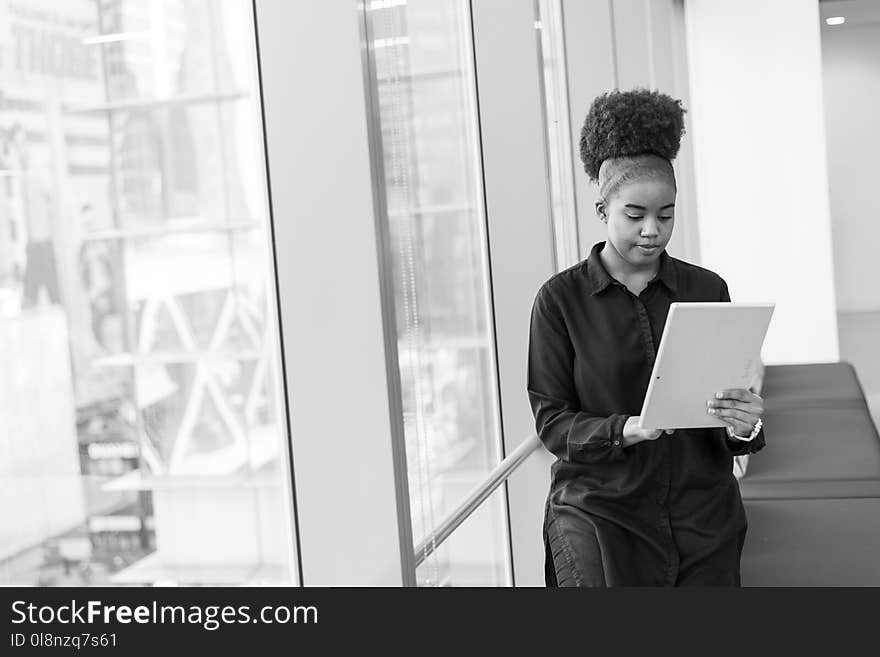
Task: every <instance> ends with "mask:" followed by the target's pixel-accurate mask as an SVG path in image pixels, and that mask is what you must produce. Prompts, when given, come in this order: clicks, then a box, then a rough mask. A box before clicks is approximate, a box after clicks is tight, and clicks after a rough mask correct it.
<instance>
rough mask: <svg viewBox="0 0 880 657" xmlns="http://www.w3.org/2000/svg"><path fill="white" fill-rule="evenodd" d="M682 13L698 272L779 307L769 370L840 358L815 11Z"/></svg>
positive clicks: (805, 5) (690, 6)
mask: <svg viewBox="0 0 880 657" xmlns="http://www.w3.org/2000/svg"><path fill="white" fill-rule="evenodd" d="M685 10H686V11H685V15H686V21H685V22H686V29H687V39H688V62H689V66H690V72H691V105H692V112H691V116H690V118H691V129H692V130H693V133H694V158H695V165H696V187H697V208H698V214H699V218H700V219H699V221H700V231H699V232H700V253H701V256H702V264H703V265H704V266H706V267H708V268H710V269H712V270H714V271H716V272H718V273H719V274H720V275H721V276H723V277H724V278H725V279H726V280H727V282H728V284H729V286H730V292H731V296H732V297H733V299H734V300H735V301H774V302H776V304H777V305H776V312H775V315H774V318H773V321H772V322H771V325H770V330H769V332H768V335H767V340H766V342H765V344H764V351H763V354H762V355H763V357H764V360H765V362H767V363H783V362H809V361H830V360H837V359H838V344H837V319H836V307H835V293H834V271H833V264H832V247H831V219H830V213H829V204H828V182H827V180H828V179H827V171H826V168H827V167H826V153H825V122H824V113H823V108H822V65H821V49H820V37H819V9H818V3H817V2H805V1H804V0H774V1H773V2H766V1H765V0H688V1H687V2H686V3H685Z"/></svg>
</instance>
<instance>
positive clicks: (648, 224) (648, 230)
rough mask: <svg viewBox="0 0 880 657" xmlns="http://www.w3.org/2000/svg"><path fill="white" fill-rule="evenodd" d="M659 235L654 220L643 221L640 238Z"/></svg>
mask: <svg viewBox="0 0 880 657" xmlns="http://www.w3.org/2000/svg"><path fill="white" fill-rule="evenodd" d="M658 234H659V226H658V225H657V221H656V219H645V223H643V224H642V237H653V236H655V235H658Z"/></svg>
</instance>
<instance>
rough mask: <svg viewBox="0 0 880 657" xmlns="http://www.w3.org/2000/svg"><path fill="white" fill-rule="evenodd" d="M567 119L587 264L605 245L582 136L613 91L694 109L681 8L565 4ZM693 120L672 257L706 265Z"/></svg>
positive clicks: (663, 3) (682, 158)
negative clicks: (642, 93)
mask: <svg viewBox="0 0 880 657" xmlns="http://www.w3.org/2000/svg"><path fill="white" fill-rule="evenodd" d="M563 10H564V17H565V35H566V39H565V51H566V60H567V61H566V64H567V70H568V98H569V116H570V119H571V142H572V150H573V154H572V158H573V163H574V169H575V171H574V179H575V194H576V198H577V214H578V229H579V235H580V252H581V257H582V258H585V257H587V255H588V254H589V252H590V247H592V246H593V244H595V243H596V242H599V241H601V240H604V239H605V237H606V229H605V226H604V225H603V224H602V223H601V222H600V221H599V219H598V218H597V217H596V215H595V212H594V210H593V207H594V204H595V202H596V200H597V197H598V195H599V190H598V187H597V186H596V185H595V184H593V183H590V182H589V181H588V179H587V175H586V173H584V169H583V166H582V165H581V160H580V147H579V140H580V131H581V127H582V126H583V122H584V118H585V117H586V115H587V110H588V109H589V107H590V103H592V102H593V99H594V98H595V97H596V96H597V95H599V94H601V93H603V92H606V91H610V90H612V89H615V88H617V89H622V90H626V89H632V88H634V87H647V88H649V89H657V90H658V91H662V92H663V93H667V94H670V95H671V96H673V97H675V98H680V99H681V100H682V102H683V104H684V106H685V108H689V107H690V98H689V96H688V94H689V90H688V80H687V78H688V70H687V53H686V49H685V45H684V17H683V2H682V0H607V2H583V0H563ZM690 118H691V115H690V114H688V115H687V116H686V117H685V124H686V127H687V132H686V134H685V136H684V139H683V140H682V144H681V150H680V151H679V154H678V157H677V158H676V160H675V163H674V165H675V173H676V178H677V180H678V198H677V199H676V221H675V231H674V232H673V234H672V239H671V241H670V243H669V252H670V253H671V254H672V255H674V256H676V257H678V258H682V259H684V260H688V261H690V262H696V263H699V262H700V253H699V236H698V226H697V220H696V207H695V206H696V201H695V197H694V190H693V183H692V181H693V151H692V147H691V139H692V130H691V125H690Z"/></svg>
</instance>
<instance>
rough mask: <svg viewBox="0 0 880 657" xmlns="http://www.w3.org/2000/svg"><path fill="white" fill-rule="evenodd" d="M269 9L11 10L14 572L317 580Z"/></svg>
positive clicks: (0, 305) (6, 473) (0, 422)
mask: <svg viewBox="0 0 880 657" xmlns="http://www.w3.org/2000/svg"><path fill="white" fill-rule="evenodd" d="M251 12H252V3H251V2H249V1H248V0H227V1H225V2H214V1H213V0H65V1H64V2H59V1H57V0H55V1H53V0H35V1H33V2H28V3H27V4H25V3H20V2H13V1H12V0H0V17H2V20H0V24H2V25H3V28H2V29H0V47H2V49H3V51H4V53H7V54H9V55H10V56H4V57H2V58H0V90H2V100H3V102H2V105H0V138H2V141H0V354H2V355H0V362H3V364H4V366H3V369H2V372H0V399H2V400H3V401H2V403H0V583H2V584H22V585H28V584H38V585H84V584H96V585H112V584H145V585H150V584H169V583H180V584H292V583H295V577H296V576H295V569H294V567H293V563H294V559H295V557H294V552H293V551H294V547H293V543H294V541H293V534H292V532H293V529H292V524H293V523H292V508H291V504H290V501H291V500H292V491H291V483H290V482H291V479H290V475H289V472H288V463H289V458H288V441H287V436H286V429H285V423H284V410H283V406H282V400H281V397H280V390H281V386H280V357H279V354H280V351H279V346H278V345H279V343H278V335H277V331H276V330H277V322H276V320H275V317H274V303H273V299H274V294H275V293H274V289H273V277H272V276H271V273H272V272H271V262H272V260H271V256H270V250H269V247H270V241H269V235H268V211H267V203H266V184H265V175H264V171H263V159H262V147H263V142H262V127H261V124H260V114H259V89H258V86H257V78H256V48H255V44H254V33H253V16H252V15H251Z"/></svg>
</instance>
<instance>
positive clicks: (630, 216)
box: [626, 214, 644, 221]
mask: <svg viewBox="0 0 880 657" xmlns="http://www.w3.org/2000/svg"><path fill="white" fill-rule="evenodd" d="M626 216H627V217H629V218H630V219H635V220H636V221H638V220H639V219H644V217H634V216H633V215H631V214H628V215H626Z"/></svg>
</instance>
